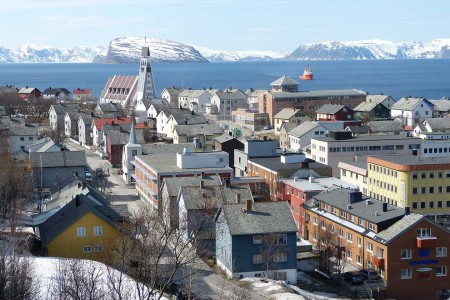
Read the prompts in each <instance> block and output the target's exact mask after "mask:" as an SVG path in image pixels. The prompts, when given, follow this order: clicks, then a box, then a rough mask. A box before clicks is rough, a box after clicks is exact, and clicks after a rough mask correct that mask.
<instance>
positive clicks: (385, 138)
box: [314, 134, 421, 143]
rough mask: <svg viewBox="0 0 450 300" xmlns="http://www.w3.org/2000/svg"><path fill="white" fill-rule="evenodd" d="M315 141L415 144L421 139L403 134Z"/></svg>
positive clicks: (329, 138)
mask: <svg viewBox="0 0 450 300" xmlns="http://www.w3.org/2000/svg"><path fill="white" fill-rule="evenodd" d="M314 139H315V140H318V141H326V142H334V141H336V142H339V143H355V142H358V141H380V142H381V141H388V140H406V139H408V140H411V141H416V142H417V143H420V142H421V139H420V138H418V137H407V136H406V135H403V134H373V135H358V136H353V137H352V138H351V139H347V140H336V139H334V138H332V137H315V138H314Z"/></svg>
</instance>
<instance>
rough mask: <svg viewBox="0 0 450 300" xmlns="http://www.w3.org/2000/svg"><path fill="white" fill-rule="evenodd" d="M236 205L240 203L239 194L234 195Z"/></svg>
mask: <svg viewBox="0 0 450 300" xmlns="http://www.w3.org/2000/svg"><path fill="white" fill-rule="evenodd" d="M236 203H237V204H239V203H241V194H239V193H237V194H236Z"/></svg>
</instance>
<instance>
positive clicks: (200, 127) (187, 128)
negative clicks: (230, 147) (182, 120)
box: [174, 124, 223, 136]
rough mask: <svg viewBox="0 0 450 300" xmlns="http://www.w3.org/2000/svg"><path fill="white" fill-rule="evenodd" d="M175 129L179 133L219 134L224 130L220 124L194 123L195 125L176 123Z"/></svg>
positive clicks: (190, 134)
mask: <svg viewBox="0 0 450 300" xmlns="http://www.w3.org/2000/svg"><path fill="white" fill-rule="evenodd" d="M174 131H175V132H176V133H177V134H178V135H189V136H193V135H218V134H222V133H223V130H222V128H220V125H219V124H193V125H175V128H174Z"/></svg>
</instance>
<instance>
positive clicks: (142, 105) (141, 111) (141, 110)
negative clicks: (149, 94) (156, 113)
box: [134, 99, 152, 123]
mask: <svg viewBox="0 0 450 300" xmlns="http://www.w3.org/2000/svg"><path fill="white" fill-rule="evenodd" d="M151 101H152V100H150V99H140V100H136V105H135V107H134V116H135V118H136V120H137V122H138V123H143V122H147V111H148V109H149V108H150V104H151Z"/></svg>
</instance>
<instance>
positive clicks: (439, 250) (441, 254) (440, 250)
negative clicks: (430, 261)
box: [436, 247, 447, 257]
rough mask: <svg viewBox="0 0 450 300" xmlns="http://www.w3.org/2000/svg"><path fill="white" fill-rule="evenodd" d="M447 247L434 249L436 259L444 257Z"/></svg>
mask: <svg viewBox="0 0 450 300" xmlns="http://www.w3.org/2000/svg"><path fill="white" fill-rule="evenodd" d="M446 256H447V247H436V257H446Z"/></svg>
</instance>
